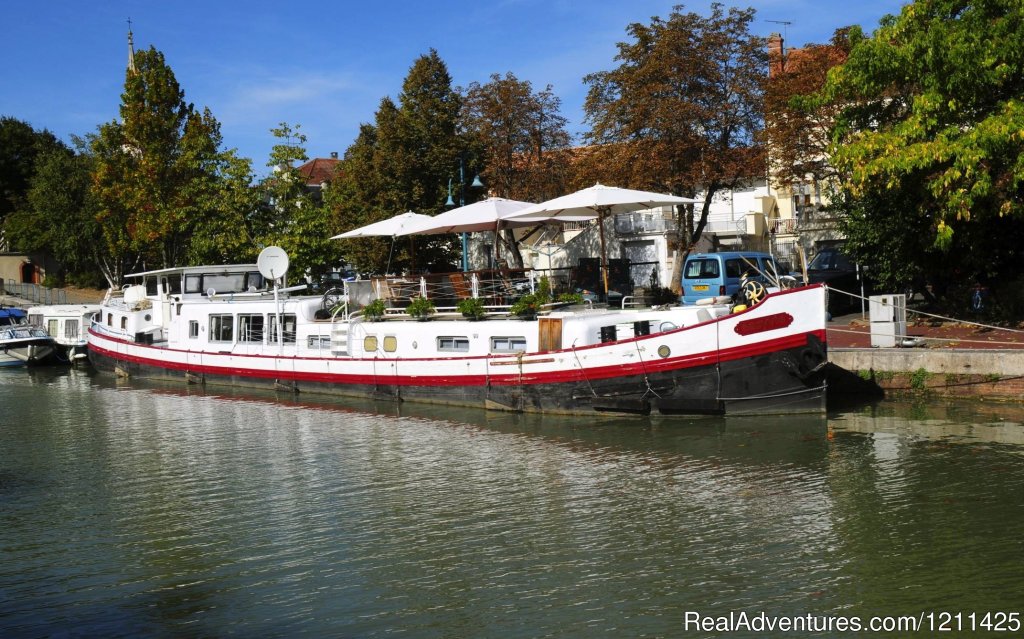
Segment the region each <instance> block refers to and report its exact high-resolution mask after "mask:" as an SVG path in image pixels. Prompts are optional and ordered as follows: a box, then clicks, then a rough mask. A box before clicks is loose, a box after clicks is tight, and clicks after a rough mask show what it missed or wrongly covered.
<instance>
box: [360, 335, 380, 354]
mask: <svg viewBox="0 0 1024 639" xmlns="http://www.w3.org/2000/svg"><path fill="white" fill-rule="evenodd" d="M376 350H377V336H376V335H367V336H366V337H364V338H363V351H364V352H366V353H373V352H375V351H376Z"/></svg>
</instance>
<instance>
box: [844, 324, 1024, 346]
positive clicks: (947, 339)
mask: <svg viewBox="0 0 1024 639" xmlns="http://www.w3.org/2000/svg"><path fill="white" fill-rule="evenodd" d="M826 330H828V331H829V332H833V331H834V332H836V333H849V334H850V335H865V336H871V335H887V336H889V337H892V334H891V333H875V332H872V331H870V330H867V331H856V330H851V329H843V328H832V327H831V326H830V327H827V328H826ZM901 337H902V338H904V339H926V340H931V341H936V342H977V343H979V344H992V345H996V346H1018V347H1020V348H1024V342H1003V341H994V340H985V339H970V338H966V337H932V336H930V335H903V336H901ZM840 348H841V347H840Z"/></svg>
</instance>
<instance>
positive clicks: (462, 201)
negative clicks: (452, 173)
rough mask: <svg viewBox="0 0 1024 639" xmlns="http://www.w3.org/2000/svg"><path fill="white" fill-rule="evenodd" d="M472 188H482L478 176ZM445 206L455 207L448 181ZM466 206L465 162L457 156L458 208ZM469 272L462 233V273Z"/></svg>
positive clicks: (465, 245)
mask: <svg viewBox="0 0 1024 639" xmlns="http://www.w3.org/2000/svg"><path fill="white" fill-rule="evenodd" d="M470 186H473V187H482V186H483V182H481V181H480V176H479V175H478V176H476V177H474V178H473V184H471V185H470ZM445 206H455V201H454V200H452V181H451V178H449V179H448V201H447V202H445ZM463 206H466V168H465V160H464V159H463V158H462V156H461V155H460V156H459V208H462V207H463ZM468 270H469V234H468V233H465V232H463V233H462V272H463V273H465V272H466V271H468Z"/></svg>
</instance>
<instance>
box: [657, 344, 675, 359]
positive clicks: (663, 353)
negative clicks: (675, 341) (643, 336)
mask: <svg viewBox="0 0 1024 639" xmlns="http://www.w3.org/2000/svg"><path fill="white" fill-rule="evenodd" d="M671 354H672V349H671V348H669V347H668V346H665V345H664V344H662V345H661V346H659V347H658V355H659V356H660V357H668V356H669V355H671Z"/></svg>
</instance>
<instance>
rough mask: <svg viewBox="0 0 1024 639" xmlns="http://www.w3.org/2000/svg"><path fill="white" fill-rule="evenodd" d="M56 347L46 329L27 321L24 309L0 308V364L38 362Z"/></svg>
mask: <svg viewBox="0 0 1024 639" xmlns="http://www.w3.org/2000/svg"><path fill="white" fill-rule="evenodd" d="M56 347H57V345H56V342H54V340H53V338H52V337H50V335H49V334H48V333H47V332H46V331H44V330H42V329H40V328H37V327H35V326H32V325H31V324H29V323H28V319H27V316H26V313H25V311H24V310H22V309H20V308H0V366H22V365H25V364H40V363H42V362H44V361H45V360H46V359H47V358H48V357H50V355H52V354H53V352H54V350H55V349H56Z"/></svg>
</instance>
